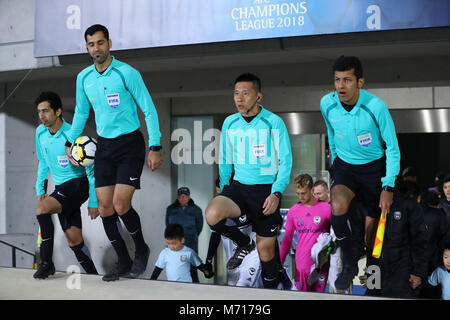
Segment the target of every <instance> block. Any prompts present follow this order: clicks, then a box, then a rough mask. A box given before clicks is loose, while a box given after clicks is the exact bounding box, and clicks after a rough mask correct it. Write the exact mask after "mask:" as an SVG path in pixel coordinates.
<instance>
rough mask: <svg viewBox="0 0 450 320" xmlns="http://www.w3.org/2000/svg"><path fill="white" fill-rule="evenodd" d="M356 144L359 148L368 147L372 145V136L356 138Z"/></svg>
mask: <svg viewBox="0 0 450 320" xmlns="http://www.w3.org/2000/svg"><path fill="white" fill-rule="evenodd" d="M358 143H359V145H360V146H363V147H368V146H369V145H370V144H371V143H372V134H371V133H370V132H369V133H366V134H362V135H359V136H358Z"/></svg>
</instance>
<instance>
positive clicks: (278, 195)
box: [272, 191, 283, 200]
mask: <svg viewBox="0 0 450 320" xmlns="http://www.w3.org/2000/svg"><path fill="white" fill-rule="evenodd" d="M272 194H274V195H275V196H276V197H277V198H278V199H280V200H281V199H282V198H283V195H282V194H281V192H279V191H275V192H274V193H272Z"/></svg>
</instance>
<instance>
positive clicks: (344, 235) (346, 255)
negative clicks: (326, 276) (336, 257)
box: [331, 214, 354, 265]
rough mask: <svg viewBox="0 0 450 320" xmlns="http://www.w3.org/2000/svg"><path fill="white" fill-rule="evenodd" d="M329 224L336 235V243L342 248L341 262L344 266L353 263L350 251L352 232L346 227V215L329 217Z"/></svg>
mask: <svg viewBox="0 0 450 320" xmlns="http://www.w3.org/2000/svg"><path fill="white" fill-rule="evenodd" d="M331 224H332V226H333V230H334V233H335V234H336V242H337V244H338V246H339V247H341V248H342V262H343V264H344V265H352V264H353V263H354V261H353V260H354V258H353V251H352V232H351V230H350V227H349V225H348V220H347V214H343V215H340V216H335V215H332V216H331Z"/></svg>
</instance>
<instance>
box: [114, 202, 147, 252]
mask: <svg viewBox="0 0 450 320" xmlns="http://www.w3.org/2000/svg"><path fill="white" fill-rule="evenodd" d="M120 219H122V221H123V224H124V225H125V227H126V228H127V230H128V232H129V233H130V235H131V237H132V238H133V241H134V245H135V247H136V252H138V253H144V252H145V251H146V250H147V244H146V243H145V241H144V236H143V235H142V227H141V219H140V218H139V215H138V214H137V212H136V211H135V210H134V209H133V207H131V209H130V210H129V211H128V212H127V213H125V214H123V215H121V216H120Z"/></svg>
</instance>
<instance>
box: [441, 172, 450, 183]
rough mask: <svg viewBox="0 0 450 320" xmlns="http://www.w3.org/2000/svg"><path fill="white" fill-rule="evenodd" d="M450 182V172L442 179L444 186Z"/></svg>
mask: <svg viewBox="0 0 450 320" xmlns="http://www.w3.org/2000/svg"><path fill="white" fill-rule="evenodd" d="M447 182H450V174H448V175H446V176H445V177H444V180H442V186H444V183H447Z"/></svg>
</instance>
